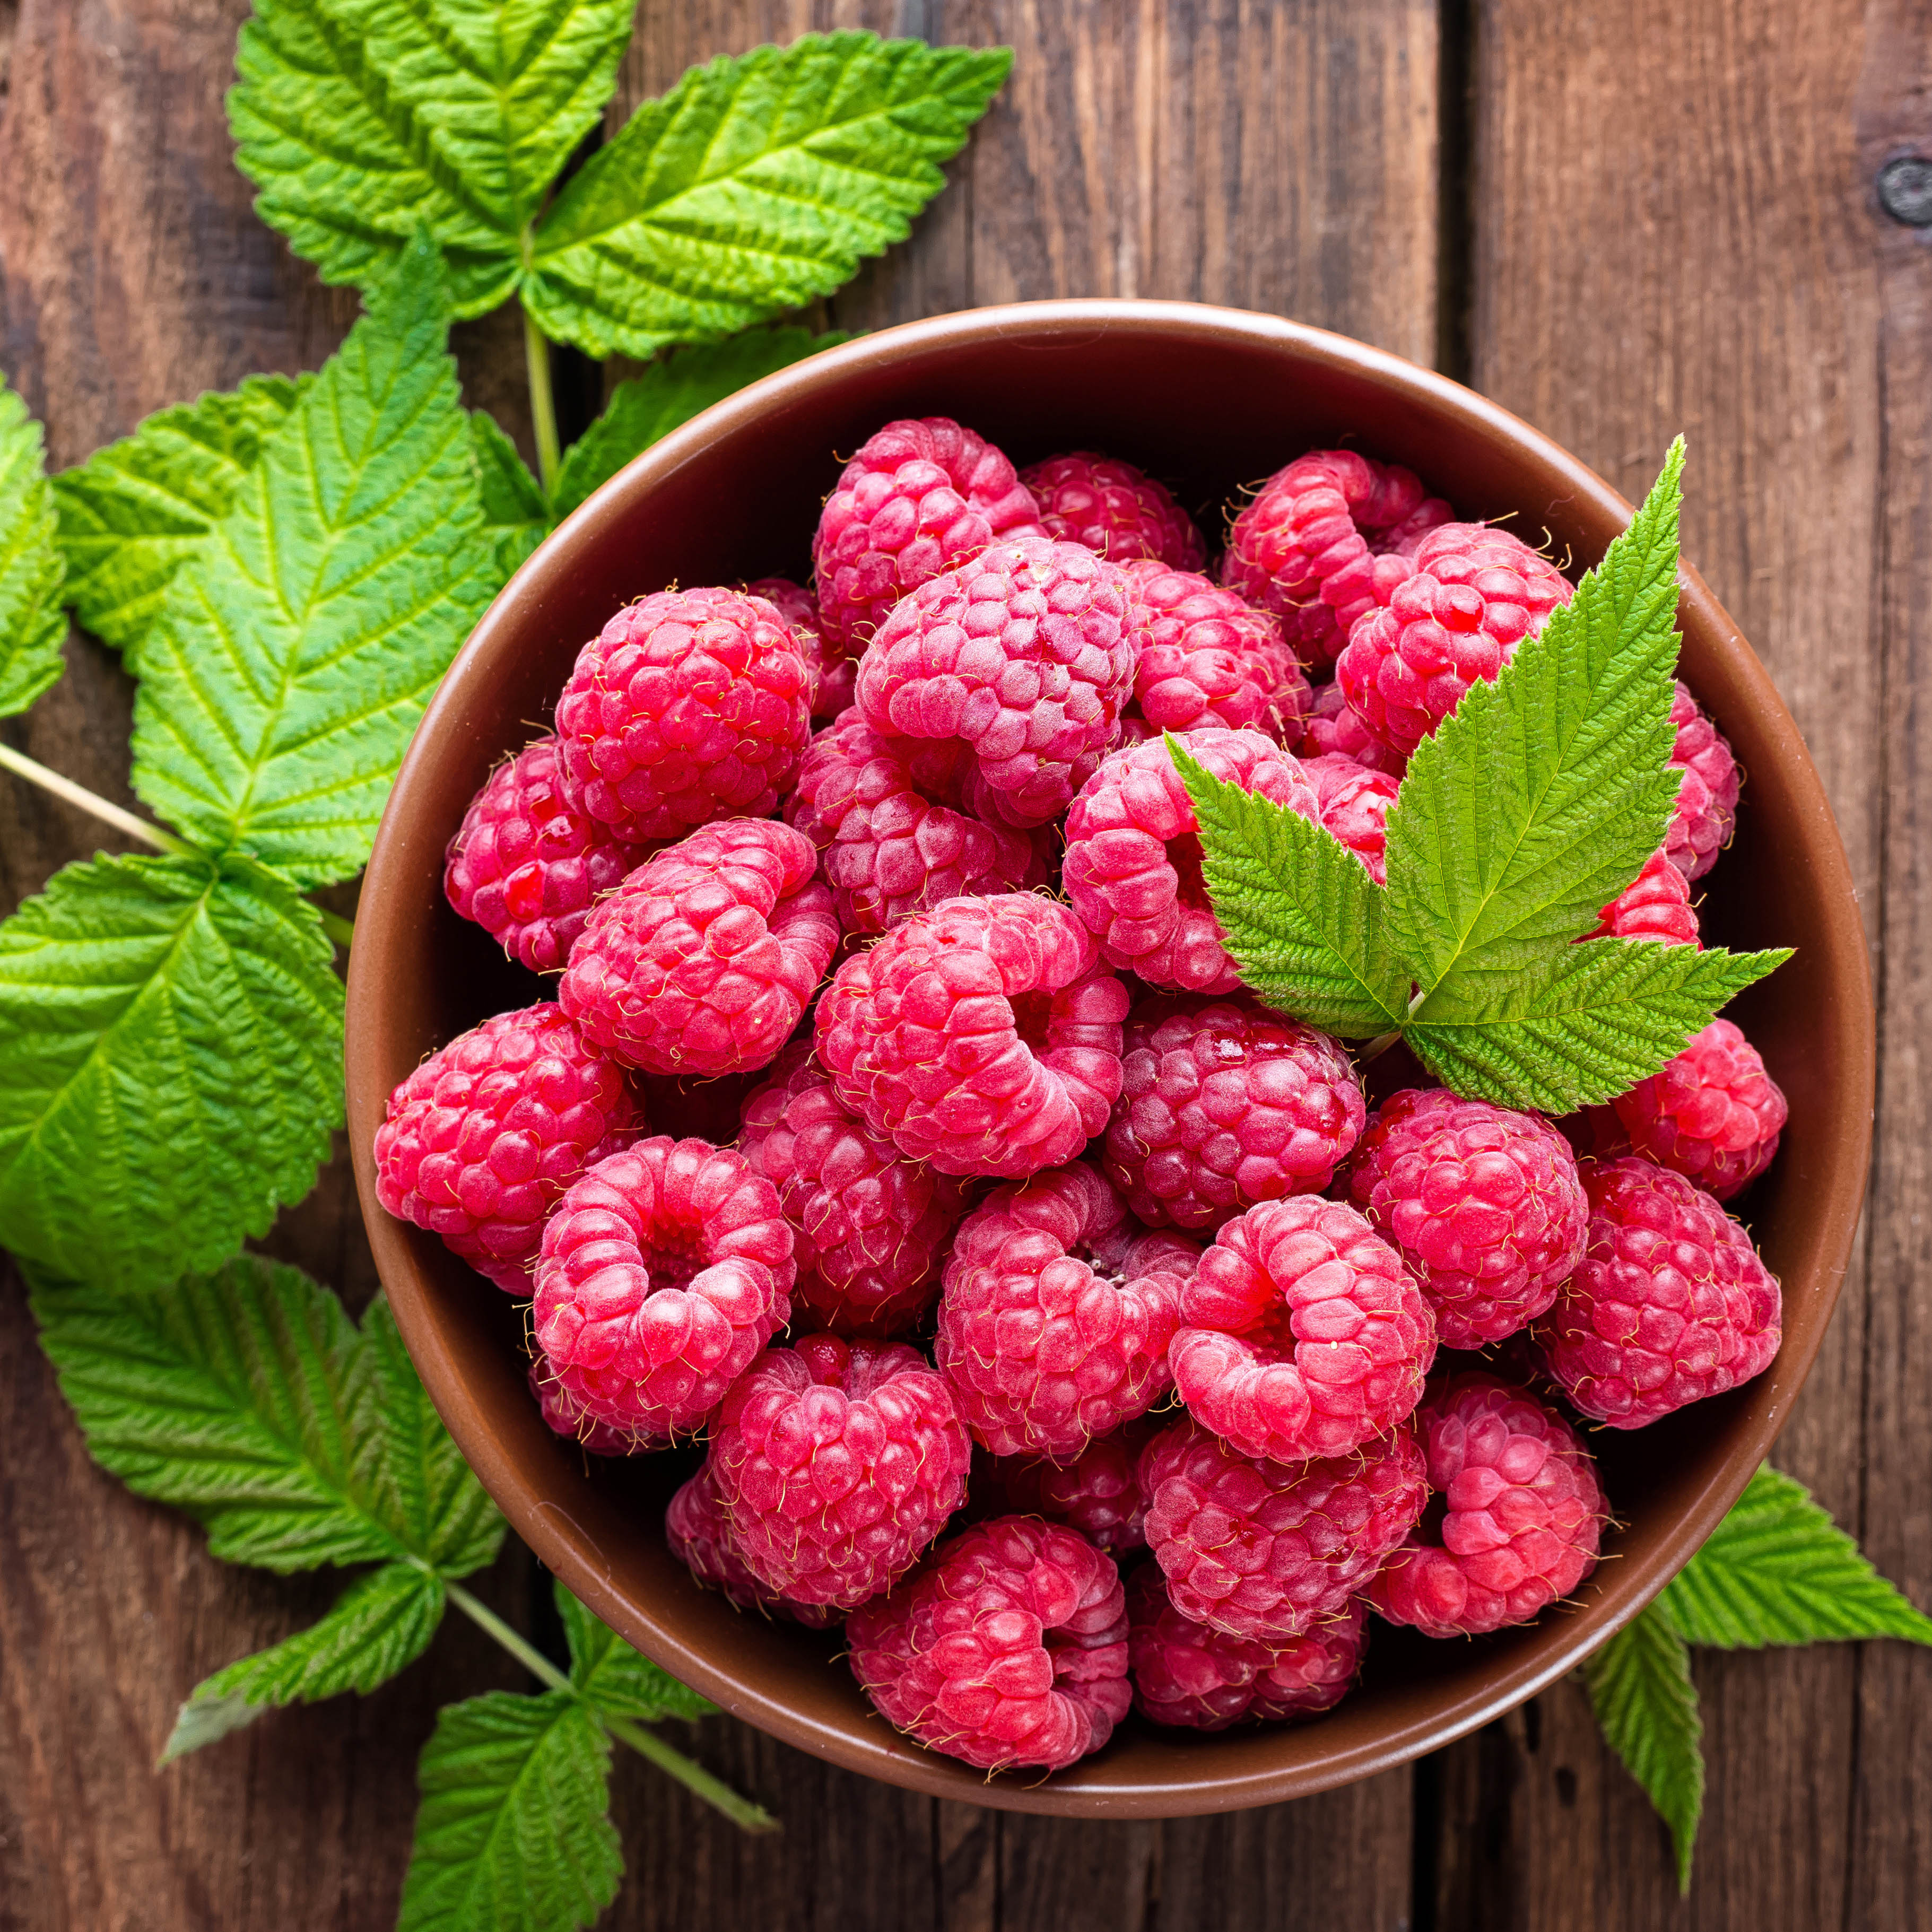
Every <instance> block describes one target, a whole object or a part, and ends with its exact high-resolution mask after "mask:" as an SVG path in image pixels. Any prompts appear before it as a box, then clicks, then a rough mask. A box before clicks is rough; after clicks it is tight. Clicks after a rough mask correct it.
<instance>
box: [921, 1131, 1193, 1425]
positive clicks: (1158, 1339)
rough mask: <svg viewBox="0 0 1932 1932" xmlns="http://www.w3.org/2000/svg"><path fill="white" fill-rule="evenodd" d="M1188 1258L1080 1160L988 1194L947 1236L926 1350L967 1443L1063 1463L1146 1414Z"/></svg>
mask: <svg viewBox="0 0 1932 1932" xmlns="http://www.w3.org/2000/svg"><path fill="white" fill-rule="evenodd" d="M1199 1256H1200V1250H1199V1247H1198V1246H1197V1245H1196V1244H1195V1243H1194V1242H1193V1241H1189V1240H1187V1238H1185V1237H1184V1236H1182V1235H1174V1234H1169V1233H1160V1232H1149V1231H1148V1230H1146V1229H1143V1228H1142V1227H1141V1226H1140V1225H1139V1223H1138V1222H1136V1221H1135V1220H1134V1219H1133V1217H1132V1216H1131V1215H1130V1214H1129V1213H1128V1211H1127V1203H1126V1202H1125V1201H1124V1200H1123V1199H1121V1196H1120V1195H1119V1194H1118V1193H1116V1192H1115V1190H1114V1188H1113V1187H1112V1186H1111V1185H1110V1184H1109V1182H1108V1181H1106V1180H1105V1179H1104V1178H1103V1177H1102V1176H1101V1175H1100V1174H1099V1173H1098V1172H1096V1171H1095V1169H1093V1168H1091V1167H1089V1166H1087V1165H1086V1164H1085V1163H1084V1162H1082V1163H1079V1164H1076V1166H1072V1167H1063V1168H1056V1169H1052V1171H1050V1172H1047V1173H1045V1174H1037V1175H1034V1177H1033V1178H1032V1179H1031V1180H1030V1181H1023V1182H1019V1183H1016V1184H1013V1185H1011V1186H1009V1187H1001V1188H997V1189H995V1190H994V1192H993V1193H992V1194H991V1195H990V1196H988V1198H987V1199H986V1201H985V1202H983V1203H982V1204H981V1205H980V1206H979V1207H977V1208H975V1209H974V1211H973V1212H972V1213H971V1214H968V1216H967V1217H966V1218H965V1220H964V1221H962V1223H960V1225H959V1233H958V1235H956V1236H955V1237H954V1239H953V1252H952V1254H951V1256H950V1258H949V1259H947V1264H946V1274H945V1283H944V1288H943V1289H942V1291H941V1295H940V1302H939V1334H938V1340H937V1342H936V1343H935V1345H934V1350H933V1357H934V1360H935V1361H936V1362H937V1363H938V1365H939V1369H940V1372H941V1373H942V1374H943V1375H944V1376H945V1377H946V1379H947V1382H950V1384H951V1385H952V1386H953V1390H954V1391H955V1392H956V1394H957V1395H958V1397H959V1406H960V1409H961V1411H962V1413H963V1414H964V1415H965V1418H966V1423H967V1427H968V1428H970V1429H971V1430H972V1432H973V1435H974V1439H975V1440H976V1441H977V1442H980V1443H983V1444H984V1445H985V1446H986V1448H989V1449H990V1450H991V1451H992V1452H993V1454H995V1455H996V1456H1022V1455H1034V1456H1045V1457H1050V1458H1051V1459H1052V1460H1054V1461H1056V1462H1061V1463H1067V1462H1071V1461H1073V1460H1074V1459H1075V1458H1076V1457H1078V1456H1079V1454H1081V1453H1082V1451H1084V1450H1085V1448H1087V1446H1088V1444H1089V1443H1090V1442H1092V1441H1093V1440H1094V1439H1095V1438H1096V1437H1097V1436H1105V1435H1107V1434H1109V1433H1110V1432H1111V1431H1112V1430H1115V1429H1118V1427H1120V1426H1121V1424H1123V1423H1124V1422H1127V1421H1132V1420H1133V1418H1135V1417H1136V1416H1138V1415H1144V1414H1145V1412H1147V1411H1148V1409H1150V1408H1151V1406H1153V1404H1154V1402H1155V1400H1157V1398H1158V1397H1160V1395H1162V1394H1163V1393H1164V1392H1165V1391H1166V1389H1167V1388H1168V1386H1169V1382H1170V1381H1171V1380H1172V1378H1171V1376H1169V1371H1168V1366H1167V1349H1168V1344H1169V1342H1170V1341H1171V1340H1172V1338H1173V1335H1174V1331H1175V1324H1176V1323H1177V1322H1178V1320H1179V1319H1180V1314H1181V1288H1182V1285H1183V1283H1184V1282H1185V1281H1186V1280H1187V1277H1188V1275H1189V1274H1191V1273H1192V1272H1193V1268H1194V1265H1195V1263H1196V1261H1197V1260H1198V1259H1199Z"/></svg>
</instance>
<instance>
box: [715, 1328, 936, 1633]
mask: <svg viewBox="0 0 1932 1932" xmlns="http://www.w3.org/2000/svg"><path fill="white" fill-rule="evenodd" d="M972 1457H973V1445H972V1444H971V1442H970V1441H969V1440H968V1437H967V1434H966V1425H965V1422H964V1421H962V1419H961V1417H960V1413H959V1404H958V1403H956V1401H955V1400H954V1399H953V1391H951V1389H950V1388H948V1387H947V1384H946V1383H945V1382H944V1380H943V1379H941V1377H940V1376H938V1375H937V1374H935V1373H934V1371H933V1369H932V1366H931V1364H929V1363H928V1362H927V1361H926V1358H925V1357H924V1356H923V1355H920V1354H919V1352H917V1350H916V1349H909V1348H907V1347H906V1346H904V1343H897V1342H865V1341H859V1342H845V1341H841V1340H840V1339H839V1338H838V1337H837V1336H835V1335H808V1336H806V1337H804V1338H803V1339H802V1340H799V1341H798V1342H796V1343H793V1345H792V1346H790V1347H789V1348H784V1349H768V1350H767V1351H766V1352H765V1354H763V1355H761V1356H760V1358H758V1360H757V1361H755V1362H754V1363H753V1364H751V1367H750V1368H749V1369H748V1370H747V1371H746V1372H745V1374H744V1375H743V1376H741V1377H740V1378H739V1379H738V1381H737V1382H735V1383H734V1384H733V1385H732V1387H731V1388H730V1391H729V1393H728V1394H727V1395H726V1396H725V1397H724V1401H723V1402H722V1403H721V1404H720V1405H719V1407H718V1414H717V1416H716V1418H715V1421H714V1422H713V1424H712V1432H711V1451H710V1461H709V1466H710V1469H711V1472H712V1481H713V1482H714V1484H715V1485H716V1487H717V1493H718V1500H719V1502H721V1503H722V1504H723V1505H724V1512H725V1514H726V1516H727V1517H728V1518H729V1520H730V1525H731V1535H732V1541H733V1544H735V1545H736V1549H737V1552H738V1554H739V1556H740V1557H741V1558H742V1559H743V1561H744V1563H745V1567H746V1568H748V1570H749V1571H751V1574H752V1575H753V1576H754V1577H756V1578H757V1580H758V1581H759V1583H760V1584H761V1585H762V1586H763V1587H764V1589H766V1591H767V1592H770V1593H771V1594H772V1595H777V1596H780V1597H783V1598H787V1599H788V1600H789V1601H792V1602H794V1603H801V1604H824V1605H826V1607H828V1608H829V1609H832V1610H850V1609H851V1608H852V1607H853V1606H854V1605H855V1604H862V1603H863V1602H865V1601H866V1599H867V1598H870V1597H875V1596H877V1595H878V1594H879V1593H880V1592H881V1591H883V1590H886V1589H890V1588H891V1587H892V1584H893V1583H895V1581H896V1580H898V1577H901V1575H903V1574H904V1572H905V1571H907V1569H909V1568H910V1567H911V1566H912V1565H913V1563H914V1562H916V1561H917V1560H918V1558H919V1553H920V1552H921V1551H922V1550H924V1549H925V1547H926V1545H927V1544H929V1543H930V1542H931V1541H932V1539H933V1538H935V1536H937V1535H938V1534H939V1532H940V1531H941V1529H944V1527H945V1525H946V1520H947V1517H950V1515H951V1514H953V1511H955V1510H956V1509H957V1508H959V1505H960V1504H961V1503H962V1502H964V1501H965V1496H966V1472H967V1469H968V1466H969V1465H970V1464H971V1461H972Z"/></svg>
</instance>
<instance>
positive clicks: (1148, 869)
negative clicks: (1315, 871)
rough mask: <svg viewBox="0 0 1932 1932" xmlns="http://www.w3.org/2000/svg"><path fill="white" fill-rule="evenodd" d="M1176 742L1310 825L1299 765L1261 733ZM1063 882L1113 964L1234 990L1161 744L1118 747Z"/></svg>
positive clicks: (1311, 801) (1186, 808)
mask: <svg viewBox="0 0 1932 1932" xmlns="http://www.w3.org/2000/svg"><path fill="white" fill-rule="evenodd" d="M1181 742H1182V743H1183V744H1184V745H1185V746H1186V747H1187V749H1188V750H1189V751H1190V752H1192V753H1193V755H1194V756H1195V757H1196V758H1198V759H1199V760H1200V762H1201V763H1202V764H1203V765H1205V766H1206V767H1207V769H1208V770H1209V771H1210V772H1212V773H1213V774H1214V776H1215V777H1217V778H1220V779H1222V780H1223V781H1225V782H1226V783H1229V784H1238V785H1239V786H1241V787H1242V788H1243V789H1244V790H1247V791H1252V792H1255V793H1258V794H1259V796H1262V797H1263V798H1268V799H1273V800H1274V802H1275V803H1277V805H1286V806H1287V807H1288V808H1289V810H1290V811H1298V812H1300V813H1301V815H1302V816H1303V817H1304V818H1309V819H1313V818H1314V817H1316V813H1317V811H1318V806H1317V804H1316V796H1315V787H1313V785H1312V784H1310V782H1309V781H1308V779H1307V778H1306V777H1305V776H1304V774H1303V772H1302V769H1301V761H1300V760H1298V759H1297V758H1295V757H1294V756H1292V754H1290V753H1289V752H1286V751H1283V749H1282V748H1281V747H1280V745H1277V744H1274V743H1273V742H1271V741H1270V740H1269V739H1266V738H1265V737H1263V736H1262V734H1261V733H1259V731H1224V730H1220V729H1218V728H1216V727H1210V728H1208V729H1207V730H1199V731H1189V732H1187V733H1184V734H1182V736H1181ZM1061 876H1062V878H1063V880H1064V883H1065V885H1066V888H1067V897H1068V898H1070V899H1071V900H1072V901H1073V909H1074V910H1075V911H1076V912H1077V913H1079V915H1080V916H1081V918H1082V919H1083V920H1084V921H1085V922H1086V925H1087V926H1088V929H1089V930H1090V931H1091V932H1092V933H1093V934H1094V937H1095V938H1097V939H1098V940H1099V941H1100V951H1101V954H1102V956H1103V958H1104V959H1106V962H1107V963H1108V965H1110V966H1112V967H1115V968H1118V969H1119V970H1120V971H1123V972H1133V973H1137V974H1139V976H1140V977H1141V978H1142V979H1143V980H1145V981H1147V983H1148V985H1150V986H1169V987H1175V988H1179V989H1182V990H1184V991H1186V992H1197V993H1225V992H1231V991H1232V989H1234V988H1235V986H1238V984H1239V983H1240V981H1239V979H1238V975H1237V974H1236V972H1235V962H1234V961H1233V960H1232V959H1230V958H1229V956H1228V951H1227V949H1226V947H1224V946H1223V944H1222V943H1221V929H1220V926H1218V925H1217V923H1216V922H1215V919H1214V907H1212V905H1211V904H1209V902H1208V889H1207V886H1206V885H1205V883H1203V881H1202V875H1201V840H1200V837H1199V832H1198V831H1197V829H1196V824H1195V819H1194V805H1193V801H1192V800H1191V799H1190V798H1189V797H1188V796H1187V788H1186V787H1185V786H1184V785H1183V784H1182V783H1181V775H1180V774H1179V773H1178V772H1177V771H1175V769H1174V760H1172V758H1171V757H1169V755H1168V751H1167V747H1166V744H1165V743H1163V742H1160V741H1158V740H1151V741H1150V742H1148V743H1146V744H1144V745H1126V746H1124V747H1123V748H1121V750H1119V751H1115V752H1114V753H1112V754H1111V755H1110V756H1109V757H1107V758H1106V759H1105V760H1103V762H1102V763H1101V766H1100V769H1099V770H1098V771H1097V772H1095V773H1094V775H1093V776H1092V777H1091V778H1089V779H1088V781H1087V782H1086V783H1085V784H1084V785H1082V787H1081V788H1080V793H1079V796H1078V797H1077V798H1076V799H1074V801H1073V809H1072V810H1071V811H1069V812H1068V813H1067V856H1066V858H1065V859H1064V862H1063V864H1062V867H1061Z"/></svg>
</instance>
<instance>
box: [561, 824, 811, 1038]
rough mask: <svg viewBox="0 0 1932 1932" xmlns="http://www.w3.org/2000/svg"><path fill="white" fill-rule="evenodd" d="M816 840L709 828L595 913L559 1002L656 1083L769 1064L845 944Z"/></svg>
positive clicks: (663, 855)
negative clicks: (666, 1076)
mask: <svg viewBox="0 0 1932 1932" xmlns="http://www.w3.org/2000/svg"><path fill="white" fill-rule="evenodd" d="M817 861H818V854H817V852H816V850H814V848H813V846H812V843H811V840H810V839H808V838H806V837H805V835H804V834H803V833H802V832H794V831H793V829H791V828H790V826H785V825H779V824H777V823H774V822H773V821H772V820H770V819H768V818H732V819H727V820H724V822H723V823H721V824H717V825H706V826H703V827H701V828H700V829H699V830H697V831H696V832H692V833H691V835H690V836H689V837H688V838H684V839H681V840H679V842H678V843H677V844H675V845H673V846H671V847H669V848H668V849H667V850H664V851H662V852H660V853H658V854H657V855H656V856H655V857H653V858H651V859H646V861H645V862H644V863H643V865H640V866H639V867H638V868H637V870H636V871H634V872H633V873H632V874H631V876H630V877H628V878H627V879H626V880H625V881H624V883H622V885H621V886H619V887H618V889H616V892H613V893H612V894H611V895H610V897H609V898H607V899H604V900H602V901H600V902H599V903H598V905H597V906H596V907H595V909H594V910H592V913H591V915H590V917H589V921H588V922H586V925H585V926H584V929H583V933H582V935H581V936H580V938H578V940H577V944H576V946H575V947H574V948H573V949H572V950H571V956H570V964H569V965H568V967H567V968H565V971H564V975H563V980H562V984H561V985H560V986H559V987H558V989H557V998H559V1000H561V1001H562V1003H563V1010H564V1011H565V1013H568V1014H569V1015H570V1016H571V1018H572V1019H574V1020H575V1021H576V1022H577V1023H578V1025H580V1026H581V1027H582V1028H583V1031H584V1032H585V1034H586V1035H587V1036H588V1037H589V1039H590V1040H592V1041H593V1042H595V1043H596V1044H597V1045H598V1046H600V1047H601V1048H602V1049H604V1052H607V1053H609V1054H610V1055H613V1057H614V1058H616V1059H619V1060H621V1061H623V1062H624V1064H625V1065H626V1066H628V1067H644V1068H646V1069H648V1070H649V1071H650V1072H652V1073H697V1074H708V1073H738V1072H741V1071H742V1070H745V1069H746V1068H749V1067H763V1066H765V1065H766V1064H769V1061H771V1060H772V1058H773V1057H774V1056H775V1055H776V1053H777V1052H778V1049H779V1048H780V1047H781V1046H784V1043H785V1039H786V1037H787V1035H788V1034H790V1031H791V1030H792V1029H793V1028H794V1027H795V1026H796V1025H798V1023H799V1019H801V1017H802V1016H803V1014H804V1012H805V1007H807V1006H808V1004H810V1002H811V996H812V994H813V992H814V991H815V990H816V989H817V985H818V983H819V981H820V979H821V978H823V977H824V973H825V969H826V966H827V965H829V964H830V962H831V959H832V948H833V947H835V946H836V945H837V944H838V919H837V916H835V913H833V911H832V895H831V894H830V893H829V892H827V891H826V889H825V887H824V886H822V885H821V884H820V883H819V882H818V880H817V878H816V877H814V874H815V873H816V871H817Z"/></svg>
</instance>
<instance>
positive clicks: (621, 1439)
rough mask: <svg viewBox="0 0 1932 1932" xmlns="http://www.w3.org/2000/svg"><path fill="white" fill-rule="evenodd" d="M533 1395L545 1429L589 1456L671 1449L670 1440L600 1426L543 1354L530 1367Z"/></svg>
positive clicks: (635, 1431)
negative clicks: (573, 1396) (582, 1406)
mask: <svg viewBox="0 0 1932 1932" xmlns="http://www.w3.org/2000/svg"><path fill="white" fill-rule="evenodd" d="M529 1381H530V1394H532V1395H533V1396H534V1397H535V1398H536V1403H537V1412H538V1414H539V1415H541V1416H542V1418H543V1419H544V1427H547V1428H548V1429H550V1430H552V1431H553V1433H556V1435H559V1436H565V1437H567V1438H568V1439H569V1440H570V1441H571V1442H574V1443H575V1444H576V1445H577V1447H578V1448H580V1449H581V1450H582V1451H583V1452H584V1454H586V1456H640V1455H643V1454H646V1452H647V1451H651V1450H653V1449H667V1448H670V1437H669V1436H650V1435H640V1434H639V1433H638V1432H637V1430H632V1429H619V1428H618V1427H616V1425H615V1424H611V1423H608V1422H599V1421H598V1420H597V1418H595V1416H594V1415H590V1414H589V1413H588V1412H586V1410H583V1409H580V1408H579V1407H578V1406H577V1403H576V1402H575V1400H574V1399H573V1398H572V1397H571V1395H570V1394H569V1393H568V1391H566V1390H565V1388H564V1387H563V1385H562V1384H561V1383H560V1382H558V1380H557V1379H556V1370H555V1369H553V1367H551V1366H550V1360H549V1358H548V1357H547V1356H544V1355H538V1357H537V1358H535V1361H532V1363H531V1364H530V1377H529Z"/></svg>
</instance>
